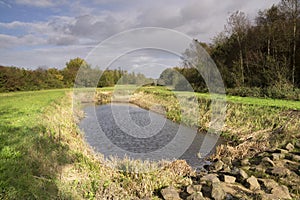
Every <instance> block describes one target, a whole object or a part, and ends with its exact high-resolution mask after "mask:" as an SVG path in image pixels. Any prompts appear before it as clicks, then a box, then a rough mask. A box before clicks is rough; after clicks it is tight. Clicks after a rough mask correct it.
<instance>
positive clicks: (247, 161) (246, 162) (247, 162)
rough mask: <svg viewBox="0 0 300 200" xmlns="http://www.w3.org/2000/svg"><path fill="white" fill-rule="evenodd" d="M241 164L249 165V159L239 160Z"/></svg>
mask: <svg viewBox="0 0 300 200" xmlns="http://www.w3.org/2000/svg"><path fill="white" fill-rule="evenodd" d="M241 165H242V166H247V165H250V162H249V159H248V158H245V159H243V160H241Z"/></svg>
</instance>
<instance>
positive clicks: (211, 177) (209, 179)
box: [200, 174, 220, 183]
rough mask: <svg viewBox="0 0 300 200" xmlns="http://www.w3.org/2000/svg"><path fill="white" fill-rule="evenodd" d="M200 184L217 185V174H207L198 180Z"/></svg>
mask: <svg viewBox="0 0 300 200" xmlns="http://www.w3.org/2000/svg"><path fill="white" fill-rule="evenodd" d="M200 182H210V183H219V182H220V180H219V178H218V175H217V174H207V175H205V176H203V177H201V178H200Z"/></svg>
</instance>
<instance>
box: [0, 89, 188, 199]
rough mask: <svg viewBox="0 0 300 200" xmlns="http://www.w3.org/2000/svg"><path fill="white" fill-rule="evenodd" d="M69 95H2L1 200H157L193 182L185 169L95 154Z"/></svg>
mask: <svg viewBox="0 0 300 200" xmlns="http://www.w3.org/2000/svg"><path fill="white" fill-rule="evenodd" d="M104 90H107V88H106V89H104ZM108 90H110V89H109V88H108ZM66 91H67V93H66ZM69 94H70V90H69V89H67V90H47V91H35V92H15V93H2V94H0V113H1V114H0V199H103V198H104V199H133V198H135V197H139V198H143V197H146V196H149V197H152V198H153V199H157V196H156V195H158V194H157V193H155V191H156V192H157V191H158V192H159V190H160V189H161V188H163V187H165V186H168V185H176V184H177V185H178V187H180V186H183V185H187V184H190V183H191V179H190V178H188V177H184V176H183V175H182V174H178V173H177V172H180V173H182V172H183V173H184V170H179V168H180V167H181V166H182V167H184V168H185V169H186V166H185V165H184V164H183V165H177V164H172V163H169V162H163V163H156V162H155V163H151V162H145V163H144V162H142V161H133V160H128V159H125V160H120V159H113V160H111V161H108V160H104V159H103V157H102V156H101V155H96V154H94V153H93V151H92V150H91V149H90V147H89V146H88V145H87V144H86V143H85V141H84V140H83V135H82V134H81V132H80V131H79V130H78V127H77V125H76V123H75V122H76V120H78V119H76V118H74V110H73V108H72V98H71V95H69ZM77 112H78V113H79V114H80V113H81V112H80V111H79V110H76V111H75V116H78V115H79V114H78V113H77ZM109 166H113V168H111V167H109ZM124 167H125V171H124ZM127 168H128V169H134V170H135V169H143V170H146V172H145V173H141V174H138V175H137V174H136V173H131V172H130V171H126V169H127ZM177 168H178V169H177ZM147 171H148V172H147ZM187 173H189V172H187Z"/></svg>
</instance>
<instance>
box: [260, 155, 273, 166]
mask: <svg viewBox="0 0 300 200" xmlns="http://www.w3.org/2000/svg"><path fill="white" fill-rule="evenodd" d="M261 164H263V165H264V166H266V167H274V166H275V164H274V162H273V161H272V160H271V159H270V158H269V157H264V158H263V159H262V160H261Z"/></svg>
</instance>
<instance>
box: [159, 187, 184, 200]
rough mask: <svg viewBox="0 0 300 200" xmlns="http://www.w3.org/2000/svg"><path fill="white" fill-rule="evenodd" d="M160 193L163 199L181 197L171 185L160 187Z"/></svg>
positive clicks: (168, 199)
mask: <svg viewBox="0 0 300 200" xmlns="http://www.w3.org/2000/svg"><path fill="white" fill-rule="evenodd" d="M160 193H161V195H162V196H163V198H164V199H165V200H180V199H181V198H180V197H179V194H178V192H177V191H176V189H175V188H174V187H172V186H169V187H167V188H164V189H162V190H161V192H160Z"/></svg>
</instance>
